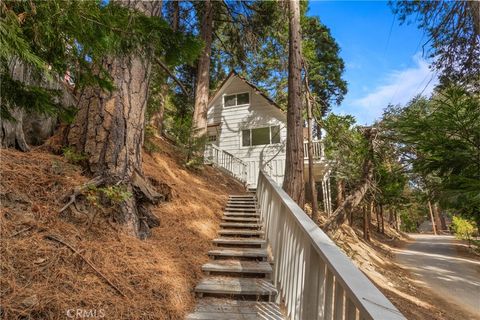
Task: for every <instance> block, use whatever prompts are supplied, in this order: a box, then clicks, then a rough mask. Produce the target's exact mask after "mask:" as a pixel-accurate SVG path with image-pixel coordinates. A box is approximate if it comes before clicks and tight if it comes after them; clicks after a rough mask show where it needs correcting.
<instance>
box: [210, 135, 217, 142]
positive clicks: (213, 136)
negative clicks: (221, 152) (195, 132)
mask: <svg viewBox="0 0 480 320" xmlns="http://www.w3.org/2000/svg"><path fill="white" fill-rule="evenodd" d="M208 142H217V135H210V136H208Z"/></svg>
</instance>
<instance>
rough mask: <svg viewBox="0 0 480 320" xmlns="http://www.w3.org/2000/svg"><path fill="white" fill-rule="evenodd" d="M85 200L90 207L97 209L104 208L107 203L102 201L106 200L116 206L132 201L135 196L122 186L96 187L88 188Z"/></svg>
mask: <svg viewBox="0 0 480 320" xmlns="http://www.w3.org/2000/svg"><path fill="white" fill-rule="evenodd" d="M84 195H85V198H86V199H87V201H88V202H89V203H90V205H92V206H94V207H95V208H97V209H99V208H103V207H104V203H105V201H102V199H103V198H105V199H106V200H107V201H108V202H109V203H110V205H113V206H116V205H119V204H121V203H122V202H124V201H126V200H128V199H130V198H131V197H132V196H133V195H132V193H131V192H129V191H128V190H127V189H126V187H125V186H122V185H113V186H105V187H96V186H93V185H91V186H88V188H87V189H86V191H85V192H84Z"/></svg>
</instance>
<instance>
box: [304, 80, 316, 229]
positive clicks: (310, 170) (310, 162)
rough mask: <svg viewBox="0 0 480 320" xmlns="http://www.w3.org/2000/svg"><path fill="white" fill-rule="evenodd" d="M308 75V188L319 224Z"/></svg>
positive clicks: (313, 218)
mask: <svg viewBox="0 0 480 320" xmlns="http://www.w3.org/2000/svg"><path fill="white" fill-rule="evenodd" d="M308 85H309V84H308V75H305V87H306V92H307V94H306V99H305V100H306V102H307V121H308V186H309V193H310V198H311V201H312V220H313V221H314V222H315V223H317V220H318V201H317V190H316V189H317V188H316V186H315V178H314V176H313V161H314V159H313V112H312V103H311V100H310V98H311V97H310V94H309V93H310V90H309V88H308Z"/></svg>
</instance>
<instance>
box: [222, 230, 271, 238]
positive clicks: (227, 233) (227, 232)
mask: <svg viewBox="0 0 480 320" xmlns="http://www.w3.org/2000/svg"><path fill="white" fill-rule="evenodd" d="M264 233H265V232H263V230H252V229H220V230H219V231H218V234H219V235H220V236H242V237H259V236H263V235H264Z"/></svg>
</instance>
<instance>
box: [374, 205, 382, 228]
mask: <svg viewBox="0 0 480 320" xmlns="http://www.w3.org/2000/svg"><path fill="white" fill-rule="evenodd" d="M375 216H376V218H377V232H378V233H380V232H381V231H382V228H381V222H380V205H378V204H377V206H376V207H375Z"/></svg>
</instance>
